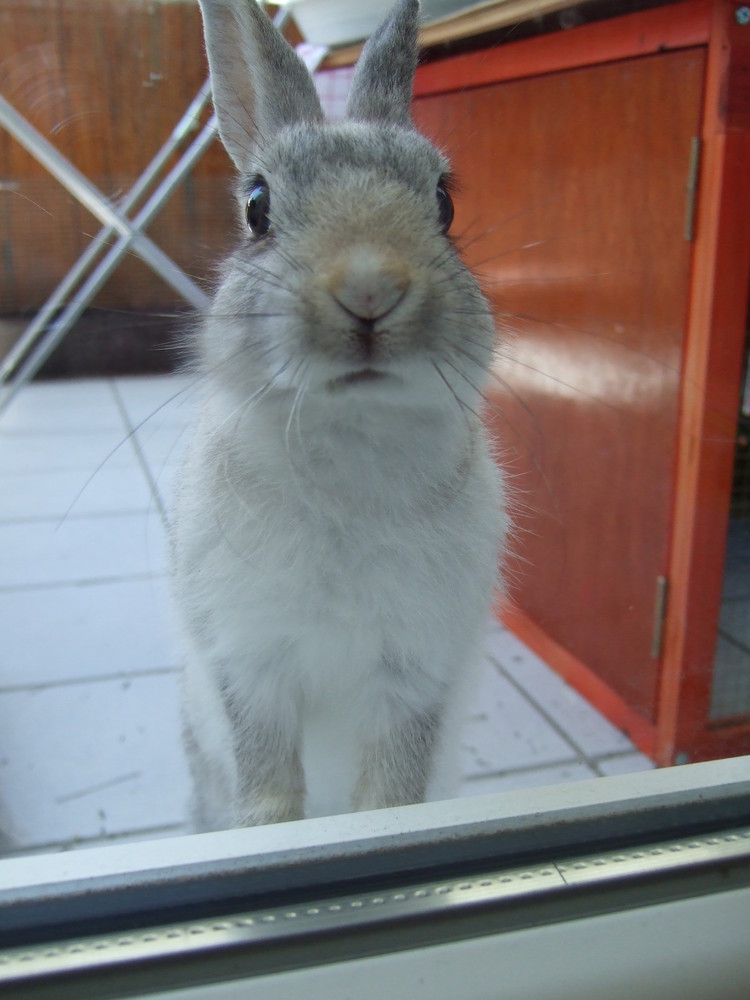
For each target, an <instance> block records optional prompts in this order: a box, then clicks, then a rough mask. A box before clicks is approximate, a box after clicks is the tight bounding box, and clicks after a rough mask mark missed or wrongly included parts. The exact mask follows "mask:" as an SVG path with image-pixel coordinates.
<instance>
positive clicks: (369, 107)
mask: <svg viewBox="0 0 750 1000" xmlns="http://www.w3.org/2000/svg"><path fill="white" fill-rule="evenodd" d="M418 28H419V0H398V2H397V3H396V5H395V6H394V7H393V9H392V10H391V12H390V14H389V15H388V17H387V18H386V19H385V21H384V22H383V24H381V26H380V28H378V30H377V31H376V32H375V34H374V35H372V37H371V38H370V40H369V41H368V42H367V44H366V45H365V47H364V49H363V50H362V55H361V56H360V58H359V62H358V63H357V69H356V71H355V74H354V80H353V81H352V89H351V93H350V95H349V102H348V104H347V108H346V116H347V118H351V119H354V120H357V121H372V122H386V123H391V124H394V125H404V126H409V125H411V116H410V114H409V106H410V104H411V92H412V85H413V83H414V73H415V70H416V68H417V33H418Z"/></svg>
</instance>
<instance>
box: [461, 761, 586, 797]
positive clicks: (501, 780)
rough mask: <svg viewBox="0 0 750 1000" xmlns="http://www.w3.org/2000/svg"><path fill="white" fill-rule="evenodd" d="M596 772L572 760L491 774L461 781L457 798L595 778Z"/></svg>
mask: <svg viewBox="0 0 750 1000" xmlns="http://www.w3.org/2000/svg"><path fill="white" fill-rule="evenodd" d="M595 777H596V772H595V771H593V770H592V769H591V768H590V767H588V766H587V765H586V764H581V763H578V762H573V763H570V764H559V765H557V766H554V767H540V768H534V769H533V770H524V771H513V772H511V773H510V774H492V775H488V776H487V777H482V778H473V779H471V780H467V781H463V782H462V783H461V787H460V789H459V793H458V794H459V798H468V797H469V796H471V795H489V794H491V793H494V792H510V791H514V790H516V789H518V788H538V787H540V786H541V787H543V786H544V785H560V784H563V783H565V782H568V781H582V780H583V779H584V778H595Z"/></svg>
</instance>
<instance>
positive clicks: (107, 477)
mask: <svg viewBox="0 0 750 1000" xmlns="http://www.w3.org/2000/svg"><path fill="white" fill-rule="evenodd" d="M153 505H154V498H153V495H152V493H151V490H150V489H149V486H148V483H147V481H146V478H145V476H144V475H143V471H142V469H141V468H140V467H139V466H138V464H137V463H136V461H135V460H134V461H133V464H132V465H128V466H116V465H115V466H109V465H106V466H104V468H102V469H99V471H98V472H96V473H95V475H94V476H93V478H91V477H90V474H89V473H88V472H87V471H86V470H85V469H57V470H52V471H50V470H48V469H47V470H41V469H39V470H37V471H34V472H18V473H13V474H8V475H6V476H3V477H0V521H4V520H14V519H18V520H21V519H29V518H62V517H67V516H71V517H80V516H81V515H85V514H114V513H124V512H128V511H148V510H149V508H151V507H152V506H153Z"/></svg>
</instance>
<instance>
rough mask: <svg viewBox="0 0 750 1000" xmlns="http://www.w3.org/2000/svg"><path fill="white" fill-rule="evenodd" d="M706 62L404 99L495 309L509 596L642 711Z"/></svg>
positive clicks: (646, 715) (648, 683)
mask: <svg viewBox="0 0 750 1000" xmlns="http://www.w3.org/2000/svg"><path fill="white" fill-rule="evenodd" d="M703 67H704V57H703V50H701V49H698V50H680V51H673V52H668V53H664V54H660V55H653V56H644V57H641V58H639V59H637V60H628V61H622V62H616V63H611V64H605V65H601V66H591V67H586V68H583V69H576V70H571V71H566V72H561V73H555V74H549V75H544V76H541V77H536V78H531V79H524V80H513V81H510V82H506V83H500V84H494V85H491V86H485V87H481V88H475V89H472V90H468V91H460V92H458V93H455V94H443V95H440V96H438V97H429V98H421V99H419V100H418V101H417V102H416V103H415V109H414V113H415V117H416V119H417V122H418V123H419V124H420V125H421V127H423V128H424V129H425V130H426V131H427V132H428V134H430V135H432V136H433V137H435V138H437V140H438V141H439V142H442V143H443V144H444V145H446V146H447V147H448V149H449V151H450V152H451V154H452V155H453V157H454V161H455V164H456V166H457V170H458V177H459V181H460V180H461V178H462V177H465V179H466V183H465V186H464V190H463V192H462V193H461V195H460V198H459V200H458V202H457V223H456V231H457V232H458V234H459V240H460V241H461V242H463V243H464V245H465V254H466V257H467V259H468V260H469V262H470V263H472V264H473V265H474V266H475V269H476V270H477V271H478V272H479V274H480V277H481V278H482V280H483V282H484V285H485V288H486V290H487V292H488V294H489V295H490V297H491V299H492V301H493V304H494V306H495V311H496V314H497V317H498V327H499V340H498V355H497V362H496V365H495V375H496V377H497V381H496V383H495V384H493V386H492V388H491V392H490V394H489V408H488V420H489V425H490V427H491V429H492V433H493V436H494V437H495V439H496V441H497V443H498V449H499V451H500V452H501V454H502V455H503V463H504V465H505V466H506V468H508V470H509V472H510V476H511V490H514V491H515V499H516V506H517V513H516V515H515V520H516V524H517V531H516V534H515V537H514V539H513V558H511V560H510V567H509V568H510V574H511V581H510V583H511V591H512V599H513V601H514V602H515V604H516V605H517V606H518V607H519V608H520V610H522V611H523V612H524V614H525V615H526V616H527V617H528V618H529V619H531V620H533V621H534V622H535V623H536V624H537V625H538V626H539V627H540V628H541V629H542V630H543V631H544V632H545V633H546V634H547V635H548V636H549V638H550V640H551V641H552V642H554V643H555V645H556V646H557V647H559V648H561V649H565V650H567V652H568V653H569V654H570V656H571V657H572V658H574V659H575V660H577V661H578V662H580V663H583V664H586V666H587V668H588V670H589V671H590V672H591V673H593V674H596V675H597V676H598V677H599V678H600V679H601V681H602V682H603V683H604V684H606V685H608V686H609V687H610V688H611V690H612V691H613V692H614V693H615V694H616V696H617V698H619V699H620V700H621V701H623V702H625V703H626V704H628V705H630V706H631V708H632V709H633V711H634V712H637V713H639V714H640V715H641V717H642V718H643V720H644V721H646V722H650V723H654V722H655V720H656V714H657V693H658V686H659V663H658V661H657V660H654V659H653V658H652V656H651V638H652V624H653V609H654V600H655V595H656V584H657V577H658V576H660V575H665V574H666V573H667V566H668V554H669V539H670V515H671V507H672V490H673V474H674V459H675V441H676V437H677V416H678V406H679V391H680V366H681V355H682V344H683V338H684V324H685V313H686V303H687V291H688V280H689V274H690V260H691V246H690V243H689V242H688V241H686V240H685V238H684V215H685V186H686V180H687V174H688V163H689V157H690V142H691V137H692V136H694V135H696V134H697V133H698V130H699V108H700V100H701V92H702V86H703ZM467 338H468V341H467V347H469V348H470V331H467ZM555 665H556V666H559V664H558V663H557V662H555Z"/></svg>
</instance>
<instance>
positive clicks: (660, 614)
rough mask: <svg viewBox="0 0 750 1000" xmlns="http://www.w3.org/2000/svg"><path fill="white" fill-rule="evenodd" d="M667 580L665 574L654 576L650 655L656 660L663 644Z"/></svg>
mask: <svg viewBox="0 0 750 1000" xmlns="http://www.w3.org/2000/svg"><path fill="white" fill-rule="evenodd" d="M668 591H669V581H668V580H667V578H666V576H657V578H656V600H655V601H654V629H653V632H652V633H651V656H652V657H653V658H654V659H655V660H658V659H659V657H660V656H661V649H662V645H663V644H664V623H665V621H666V618H667V593H668Z"/></svg>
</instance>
